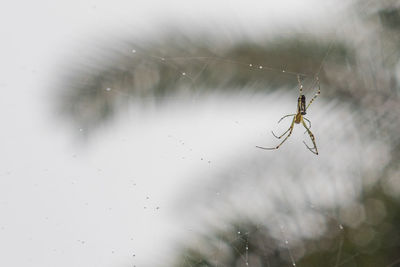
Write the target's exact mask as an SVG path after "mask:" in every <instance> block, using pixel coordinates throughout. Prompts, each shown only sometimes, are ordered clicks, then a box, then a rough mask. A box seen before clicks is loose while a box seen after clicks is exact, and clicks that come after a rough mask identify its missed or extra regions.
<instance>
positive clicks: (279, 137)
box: [271, 114, 296, 139]
mask: <svg viewBox="0 0 400 267" xmlns="http://www.w3.org/2000/svg"><path fill="white" fill-rule="evenodd" d="M290 116H296V114H289V115H286V116H283V117H282V118H281V119H280V120H279V121H278V123H280V122H281V120H283V119H284V118H286V117H290ZM289 130H290V128H288V129H287V130H286V132H284V133H283V134H281V135H280V136H277V135H276V134H275V133H274V131H271V133H272V135H273V136H274V137H276V138H278V139H281V138H282V137H283V136H284V135H285V134H286V133H287V132H289Z"/></svg>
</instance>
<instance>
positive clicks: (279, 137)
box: [271, 128, 290, 139]
mask: <svg viewBox="0 0 400 267" xmlns="http://www.w3.org/2000/svg"><path fill="white" fill-rule="evenodd" d="M289 130H290V128H288V129H287V130H286V131H285V132H284V133H283V134H282V135H280V136H276V135H275V133H274V131H271V133H272V135H273V136H274V137H276V138H278V139H281V138H282V137H283V136H284V135H285V134H286V133H287V132H289Z"/></svg>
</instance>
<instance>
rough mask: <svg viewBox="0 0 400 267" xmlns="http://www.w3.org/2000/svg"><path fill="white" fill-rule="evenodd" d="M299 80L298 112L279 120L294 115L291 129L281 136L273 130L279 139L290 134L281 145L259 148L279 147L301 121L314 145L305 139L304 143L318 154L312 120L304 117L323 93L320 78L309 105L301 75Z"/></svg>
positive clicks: (272, 148)
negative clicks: (311, 145) (304, 93)
mask: <svg viewBox="0 0 400 267" xmlns="http://www.w3.org/2000/svg"><path fill="white" fill-rule="evenodd" d="M297 80H298V82H299V91H300V96H299V98H298V99H297V112H296V113H295V114H289V115H285V116H283V117H282V118H281V119H280V120H279V121H278V123H280V122H281V120H283V119H284V118H287V117H292V116H293V120H292V123H291V124H290V127H289V129H287V130H286V131H285V132H284V133H283V134H282V135H280V136H276V135H275V134H274V132H272V134H273V135H274V136H275V137H276V138H278V139H281V138H282V137H283V136H285V135H286V134H287V133H288V135H287V136H286V137H285V138H284V139H283V141H282V142H281V143H280V144H279V145H277V146H276V147H271V148H269V147H261V146H256V147H257V148H261V149H265V150H274V149H278V148H279V147H280V146H281V145H282V144H283V143H284V142H285V141H286V140H287V139H288V138H289V136H290V135H291V134H292V132H293V127H294V124H300V123H301V124H302V125H303V126H304V128H305V129H306V133H308V135H309V136H310V139H311V141H312V143H313V147H309V146H308V145H307V144H306V143H305V142H304V141H303V143H304V144H305V145H306V147H307V148H308V150H310V151H311V152H312V153H314V154H316V155H318V149H317V145H316V143H315V137H314V135H313V133H312V132H311V131H310V128H311V122H310V121H309V120H308V119H307V118H306V117H304V115H306V114H307V109H308V107H309V106H310V105H311V103H312V102H313V101H314V100H315V99H316V98H317V97H318V95H319V94H320V93H321V90H320V85H319V79H318V77H316V79H315V81H316V84H317V85H318V91H317V93H316V94H315V95H314V97H313V98H312V99H311V101H310V102H309V103H308V105H307V106H306V96H305V95H303V85H302V84H301V81H300V76H297ZM304 120H306V121H307V122H308V123H309V126H307V124H306V123H305V121H304Z"/></svg>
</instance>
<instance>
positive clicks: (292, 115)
mask: <svg viewBox="0 0 400 267" xmlns="http://www.w3.org/2000/svg"><path fill="white" fill-rule="evenodd" d="M295 115H296V114H289V115H285V116H283V117H282V118H280V119H279V121H278V123H280V122H281V121H282V120H283V119H284V118H287V117H290V116H295Z"/></svg>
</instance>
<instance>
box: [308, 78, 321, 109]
mask: <svg viewBox="0 0 400 267" xmlns="http://www.w3.org/2000/svg"><path fill="white" fill-rule="evenodd" d="M315 81H316V84H317V85H318V91H317V93H315V95H314V96H313V98H312V99H311V100H310V102H309V103H308V105H307V107H306V110H307V109H308V107H309V106H310V105H311V103H312V102H314V100H315V99H316V98H317V97H318V96H319V94H320V93H321V86H320V84H319V78H318V76H317V77H315Z"/></svg>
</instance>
